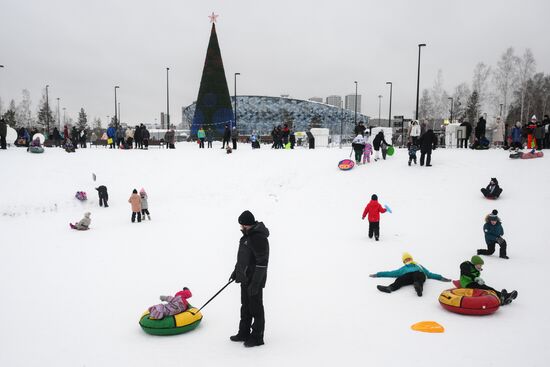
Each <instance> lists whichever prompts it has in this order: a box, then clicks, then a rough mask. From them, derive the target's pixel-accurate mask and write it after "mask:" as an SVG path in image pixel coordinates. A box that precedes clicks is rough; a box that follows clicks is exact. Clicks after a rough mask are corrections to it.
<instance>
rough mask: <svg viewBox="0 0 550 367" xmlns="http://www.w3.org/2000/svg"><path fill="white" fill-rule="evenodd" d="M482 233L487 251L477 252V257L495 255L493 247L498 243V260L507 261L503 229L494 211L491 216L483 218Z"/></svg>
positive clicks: (480, 250) (496, 212)
mask: <svg viewBox="0 0 550 367" xmlns="http://www.w3.org/2000/svg"><path fill="white" fill-rule="evenodd" d="M483 232H484V233H485V243H486V244H487V250H485V249H479V250H477V254H478V255H489V256H490V255H492V254H494V253H495V246H496V244H497V243H498V244H499V246H500V254H499V255H500V258H501V259H509V257H508V255H506V247H507V244H506V240H505V239H504V238H502V236H504V229H503V228H502V223H501V222H500V218H499V217H498V211H497V210H496V209H495V210H493V211H492V212H491V214H489V215H487V217H486V218H485V224H484V225H483Z"/></svg>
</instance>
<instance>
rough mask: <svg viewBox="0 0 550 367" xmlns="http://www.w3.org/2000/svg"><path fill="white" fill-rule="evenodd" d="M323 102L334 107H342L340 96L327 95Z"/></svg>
mask: <svg viewBox="0 0 550 367" xmlns="http://www.w3.org/2000/svg"><path fill="white" fill-rule="evenodd" d="M325 103H326V104H328V105H331V106H334V107H338V108H342V97H341V96H328V97H327V99H326V102H325Z"/></svg>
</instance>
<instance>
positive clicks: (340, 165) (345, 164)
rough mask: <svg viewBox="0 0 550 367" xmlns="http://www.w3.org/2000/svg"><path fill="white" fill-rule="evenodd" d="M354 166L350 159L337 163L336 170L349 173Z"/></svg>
mask: <svg viewBox="0 0 550 367" xmlns="http://www.w3.org/2000/svg"><path fill="white" fill-rule="evenodd" d="M354 166H355V162H354V161H352V160H351V159H343V160H341V161H340V162H338V168H340V169H341V170H342V171H349V170H350V169H352V168H353V167H354Z"/></svg>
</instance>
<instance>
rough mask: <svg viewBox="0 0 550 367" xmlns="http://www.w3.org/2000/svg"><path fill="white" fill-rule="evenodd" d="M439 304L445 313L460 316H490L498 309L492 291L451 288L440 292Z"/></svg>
mask: <svg viewBox="0 0 550 367" xmlns="http://www.w3.org/2000/svg"><path fill="white" fill-rule="evenodd" d="M439 303H440V304H441V306H443V308H444V309H446V310H447V311H451V312H454V313H459V314H462V315H490V314H492V313H494V312H496V310H498V308H499V307H500V300H499V298H498V297H497V295H496V294H495V293H494V292H493V291H487V290H484V289H471V288H453V289H447V290H444V291H443V292H441V294H440V295H439Z"/></svg>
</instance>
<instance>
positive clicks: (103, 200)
mask: <svg viewBox="0 0 550 367" xmlns="http://www.w3.org/2000/svg"><path fill="white" fill-rule="evenodd" d="M95 189H96V190H97V194H98V195H99V206H104V207H106V208H108V207H109V204H107V200H109V193H108V192H107V186H104V185H101V186H99V187H96V188H95Z"/></svg>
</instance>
